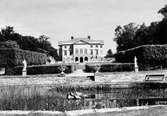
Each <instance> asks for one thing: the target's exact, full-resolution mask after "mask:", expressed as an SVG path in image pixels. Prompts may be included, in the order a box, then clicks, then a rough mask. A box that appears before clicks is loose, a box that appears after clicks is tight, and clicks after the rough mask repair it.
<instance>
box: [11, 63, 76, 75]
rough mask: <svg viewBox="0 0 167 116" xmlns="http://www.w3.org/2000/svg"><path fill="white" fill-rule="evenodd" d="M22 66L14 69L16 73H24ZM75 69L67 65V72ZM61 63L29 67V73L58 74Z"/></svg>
mask: <svg viewBox="0 0 167 116" xmlns="http://www.w3.org/2000/svg"><path fill="white" fill-rule="evenodd" d="M22 69H23V67H22V66H18V67H15V68H14V69H13V71H14V74H15V75H21V74H22ZM72 71H73V68H72V65H66V69H65V73H71V72H72ZM60 72H61V71H60V65H40V66H29V67H27V74H28V75H35V74H58V73H60Z"/></svg>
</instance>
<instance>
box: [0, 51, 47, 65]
mask: <svg viewBox="0 0 167 116" xmlns="http://www.w3.org/2000/svg"><path fill="white" fill-rule="evenodd" d="M23 59H26V61H27V64H28V65H38V64H45V63H46V60H47V56H46V55H45V54H42V53H38V52H32V51H27V50H21V49H9V48H3V49H0V66H7V65H8V66H18V65H22V61H23Z"/></svg>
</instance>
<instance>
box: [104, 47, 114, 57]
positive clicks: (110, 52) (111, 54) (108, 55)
mask: <svg viewBox="0 0 167 116" xmlns="http://www.w3.org/2000/svg"><path fill="white" fill-rule="evenodd" d="M112 57H113V53H112V50H111V49H109V50H108V51H107V55H106V56H105V58H112Z"/></svg>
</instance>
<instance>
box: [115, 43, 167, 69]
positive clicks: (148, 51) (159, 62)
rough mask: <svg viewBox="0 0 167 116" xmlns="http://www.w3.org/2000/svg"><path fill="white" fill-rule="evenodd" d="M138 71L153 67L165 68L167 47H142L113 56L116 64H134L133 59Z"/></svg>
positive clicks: (166, 65) (166, 64)
mask: <svg viewBox="0 0 167 116" xmlns="http://www.w3.org/2000/svg"><path fill="white" fill-rule="evenodd" d="M135 56H136V57H137V62H138V65H139V69H140V70H149V69H151V68H154V67H164V68H166V67H167V45H143V46H140V47H136V48H132V49H129V50H126V51H121V52H118V53H117V54H115V59H116V62H121V63H124V62H134V57H135Z"/></svg>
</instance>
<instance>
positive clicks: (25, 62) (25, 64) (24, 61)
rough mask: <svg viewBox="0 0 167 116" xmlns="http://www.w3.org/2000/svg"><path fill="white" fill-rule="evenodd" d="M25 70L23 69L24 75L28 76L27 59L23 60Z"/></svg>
mask: <svg viewBox="0 0 167 116" xmlns="http://www.w3.org/2000/svg"><path fill="white" fill-rule="evenodd" d="M22 63H23V70H22V76H27V61H26V60H25V59H24V60H23V62H22Z"/></svg>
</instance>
